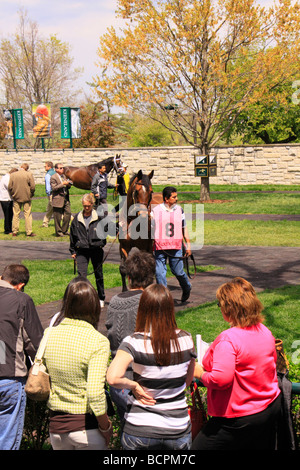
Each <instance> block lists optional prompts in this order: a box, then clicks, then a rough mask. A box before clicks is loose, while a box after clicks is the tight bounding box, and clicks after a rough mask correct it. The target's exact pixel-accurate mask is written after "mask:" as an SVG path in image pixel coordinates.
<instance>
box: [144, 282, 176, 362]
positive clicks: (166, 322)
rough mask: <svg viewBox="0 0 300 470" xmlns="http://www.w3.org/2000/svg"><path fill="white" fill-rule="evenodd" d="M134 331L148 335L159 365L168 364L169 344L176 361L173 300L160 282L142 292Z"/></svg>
mask: <svg viewBox="0 0 300 470" xmlns="http://www.w3.org/2000/svg"><path fill="white" fill-rule="evenodd" d="M135 331H136V332H144V334H145V336H147V335H150V337H151V345H152V348H153V352H154V355H155V359H156V361H157V363H158V364H159V365H170V363H171V350H172V347H171V344H173V348H174V349H173V351H174V352H176V355H175V356H174V360H175V357H176V358H177V363H178V362H179V361H180V347H179V342H178V338H177V324H176V319H175V310H174V301H173V297H172V295H171V293H170V291H169V290H168V289H167V288H166V287H165V286H163V285H162V284H151V285H150V286H148V287H147V288H146V289H145V290H144V292H143V293H142V296H141V299H140V303H139V308H138V312H137V318H136V326H135Z"/></svg>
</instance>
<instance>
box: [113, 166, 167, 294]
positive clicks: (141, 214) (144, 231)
mask: <svg viewBox="0 0 300 470" xmlns="http://www.w3.org/2000/svg"><path fill="white" fill-rule="evenodd" d="M153 174H154V170H152V171H151V172H150V173H149V174H148V175H145V174H143V172H142V170H139V172H138V173H136V174H134V175H133V176H132V178H131V180H130V184H129V189H128V192H127V198H126V204H124V205H123V207H122V210H121V213H120V220H119V247H120V248H119V250H120V257H121V263H120V274H121V277H122V291H123V292H124V291H126V290H127V286H126V273H125V269H124V261H125V259H126V258H127V256H128V253H129V252H130V250H131V248H133V247H136V248H138V249H139V250H141V251H146V252H148V253H151V254H152V253H153V240H152V236H151V219H150V213H151V205H153V204H159V203H161V202H162V196H160V195H158V194H157V195H154V194H153V190H152V184H151V179H152V177H153ZM137 228H139V231H137ZM137 235H138V236H137Z"/></svg>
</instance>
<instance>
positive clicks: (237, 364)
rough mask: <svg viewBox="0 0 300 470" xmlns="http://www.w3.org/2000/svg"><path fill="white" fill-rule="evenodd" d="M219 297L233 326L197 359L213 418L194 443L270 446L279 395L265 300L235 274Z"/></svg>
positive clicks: (198, 447)
mask: <svg viewBox="0 0 300 470" xmlns="http://www.w3.org/2000/svg"><path fill="white" fill-rule="evenodd" d="M217 299H218V301H219V303H218V305H219V307H220V309H221V313H222V315H223V317H224V319H225V320H226V321H227V322H228V323H229V324H230V327H231V328H230V329H228V330H225V331H223V332H222V333H221V334H220V335H219V336H218V337H217V338H216V339H215V341H214V342H213V343H212V344H211V346H210V347H209V349H208V351H207V352H206V354H205V356H204V358H203V366H201V365H200V364H197V365H196V370H195V376H196V377H197V378H199V379H200V380H201V382H202V383H203V385H205V387H207V406H208V414H209V415H210V416H211V418H210V419H209V421H208V423H207V424H206V426H205V427H204V428H203V429H202V431H200V433H199V434H198V436H197V437H196V439H195V440H194V442H193V446H192V449H194V450H241V449H243V450H244V449H249V450H250V449H263V450H267V449H270V450H271V449H274V448H275V436H276V422H277V417H278V415H279V413H280V407H281V397H280V389H279V387H278V381H277V374H276V350H275V339H274V337H273V336H272V334H271V332H270V330H268V328H266V327H265V326H264V325H263V324H262V321H263V318H262V315H261V312H262V310H263V305H262V304H261V302H260V301H259V300H258V298H257V296H256V294H255V291H254V288H253V286H252V285H251V284H250V283H249V282H248V281H246V280H245V279H242V278H239V277H237V278H235V279H233V280H232V282H228V283H226V284H224V285H222V286H221V287H220V288H219V289H218V290H217Z"/></svg>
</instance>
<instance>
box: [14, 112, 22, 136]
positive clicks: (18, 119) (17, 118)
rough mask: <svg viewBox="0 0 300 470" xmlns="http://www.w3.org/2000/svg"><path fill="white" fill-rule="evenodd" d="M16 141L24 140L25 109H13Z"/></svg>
mask: <svg viewBox="0 0 300 470" xmlns="http://www.w3.org/2000/svg"><path fill="white" fill-rule="evenodd" d="M12 114H13V123H14V137H15V139H24V121H23V109H12Z"/></svg>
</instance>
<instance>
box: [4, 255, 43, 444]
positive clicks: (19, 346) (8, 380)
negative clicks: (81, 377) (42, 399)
mask: <svg viewBox="0 0 300 470" xmlns="http://www.w3.org/2000/svg"><path fill="white" fill-rule="evenodd" d="M28 281H29V272H28V269H27V268H26V267H25V266H23V265H19V264H11V265H9V266H6V268H5V269H4V271H3V274H2V276H1V278H0V450H18V449H19V448H20V444H21V440H22V434H23V427H24V418H25V407H26V394H25V391H24V387H25V383H26V379H27V374H28V368H27V360H28V359H27V358H28V357H29V358H30V359H31V360H32V361H33V360H34V357H35V354H36V351H37V348H38V346H39V343H40V341H41V338H42V335H43V327H42V325H41V323H40V320H39V317H38V314H37V311H36V308H35V306H34V303H33V300H32V299H31V297H29V295H27V294H25V293H24V292H23V289H24V287H25V286H26V284H27V283H28Z"/></svg>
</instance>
